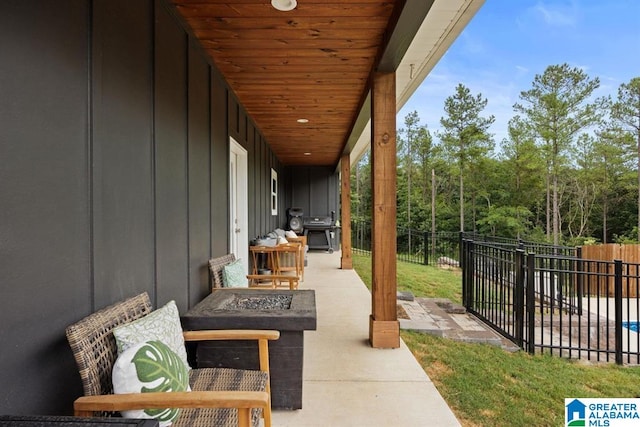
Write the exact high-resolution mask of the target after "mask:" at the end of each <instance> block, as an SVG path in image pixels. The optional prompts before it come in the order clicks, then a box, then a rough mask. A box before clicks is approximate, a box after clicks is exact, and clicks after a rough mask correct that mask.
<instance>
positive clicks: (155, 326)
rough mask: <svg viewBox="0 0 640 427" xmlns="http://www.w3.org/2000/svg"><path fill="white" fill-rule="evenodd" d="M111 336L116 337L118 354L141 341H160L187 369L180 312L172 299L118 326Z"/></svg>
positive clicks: (187, 363)
mask: <svg viewBox="0 0 640 427" xmlns="http://www.w3.org/2000/svg"><path fill="white" fill-rule="evenodd" d="M113 336H114V337H115V338H116V344H117V346H118V354H120V353H122V352H123V351H124V350H126V349H128V348H129V347H131V346H133V345H135V344H138V343H141V342H145V341H162V342H163V343H165V344H167V345H168V346H169V348H171V350H173V351H174V352H175V353H176V354H177V355H178V356H180V359H182V361H183V362H184V364H185V365H186V366H187V369H189V362H188V361H187V351H186V349H185V346H184V336H183V335H182V325H181V324H180V314H179V313H178V307H177V306H176V302H175V301H173V300H172V301H169V302H168V303H166V304H165V305H164V306H163V307H161V308H159V309H157V310H154V311H152V312H151V313H149V314H147V315H146V316H144V317H142V318H140V319H138V320H134V321H133V322H129V323H126V324H124V325H121V326H118V327H117V328H115V329H114V330H113Z"/></svg>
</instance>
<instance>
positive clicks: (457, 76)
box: [397, 0, 640, 147]
mask: <svg viewBox="0 0 640 427" xmlns="http://www.w3.org/2000/svg"><path fill="white" fill-rule="evenodd" d="M639 23H640V0H572V1H570V0H545V1H532V0H486V1H485V3H484V5H483V6H482V7H481V8H480V10H479V11H478V13H477V14H476V15H475V16H474V17H473V18H472V20H471V22H470V23H469V25H468V26H467V27H466V28H465V30H464V31H463V32H462V33H461V34H460V36H458V38H457V39H456V40H455V42H454V43H453V45H452V46H451V47H450V48H449V50H448V51H447V52H446V53H445V55H444V56H443V57H442V59H441V60H440V62H439V63H438V64H437V65H436V66H435V67H434V69H433V70H432V71H431V73H430V74H429V75H428V76H427V78H426V79H425V80H424V82H423V83H422V85H421V86H420V87H419V89H418V90H416V92H415V93H414V94H413V96H412V97H411V98H410V99H409V101H408V102H407V103H406V104H405V105H404V107H403V108H402V109H401V110H400V112H399V113H398V116H397V126H398V128H403V127H404V118H405V116H406V115H407V114H408V113H410V112H412V111H414V110H415V111H417V112H418V116H419V117H420V122H421V123H422V124H426V125H427V127H428V129H429V130H430V131H431V133H432V134H434V131H436V130H438V129H439V128H440V117H442V116H443V115H444V100H445V99H446V98H447V97H448V96H451V95H453V93H454V91H455V87H456V86H457V84H458V83H462V84H464V85H465V86H467V87H468V88H469V89H470V90H471V93H472V94H473V95H476V94H478V93H481V94H482V96H483V97H485V98H487V99H488V104H487V108H486V109H485V114H484V115H485V116H489V115H491V114H493V115H494V116H495V117H496V121H495V123H494V124H493V126H492V128H491V132H492V133H493V134H494V139H495V142H496V147H497V146H498V145H499V143H500V142H501V141H502V139H503V138H505V137H506V136H507V131H506V129H507V122H508V121H509V119H510V118H511V117H512V116H513V115H514V113H513V108H512V107H513V104H514V103H516V102H518V101H519V95H520V92H521V91H524V90H528V89H530V88H531V84H532V82H533V79H534V77H535V75H536V74H542V73H544V70H545V69H546V68H547V67H548V66H549V65H555V64H562V63H567V64H569V65H570V66H572V67H579V68H581V69H582V70H584V71H585V72H586V73H587V74H588V75H589V76H590V77H592V78H593V77H598V78H600V88H599V89H598V91H597V92H596V94H595V95H596V96H601V95H609V94H610V95H612V96H614V97H615V95H616V93H617V89H618V86H619V85H620V84H621V83H626V82H628V81H629V80H631V78H633V77H640V24H639ZM434 136H435V135H434Z"/></svg>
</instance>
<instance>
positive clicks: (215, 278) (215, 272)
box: [209, 254, 236, 289]
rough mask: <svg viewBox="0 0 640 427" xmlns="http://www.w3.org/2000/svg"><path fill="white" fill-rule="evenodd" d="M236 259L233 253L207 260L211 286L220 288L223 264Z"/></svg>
mask: <svg viewBox="0 0 640 427" xmlns="http://www.w3.org/2000/svg"><path fill="white" fill-rule="evenodd" d="M235 260H236V256H235V255H234V254H226V255H223V256H221V257H218V258H212V259H210V260H209V271H210V272H211V288H212V289H220V288H222V287H223V285H222V269H223V268H224V266H225V265H227V264H231V263H232V262H234V261H235Z"/></svg>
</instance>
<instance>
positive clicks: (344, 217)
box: [340, 154, 353, 270]
mask: <svg viewBox="0 0 640 427" xmlns="http://www.w3.org/2000/svg"><path fill="white" fill-rule="evenodd" d="M340 187H341V191H340V209H341V213H340V226H341V227H342V228H341V233H340V238H341V242H342V244H341V246H342V247H341V248H340V253H341V254H342V258H340V267H341V268H342V269H343V270H351V269H353V258H352V252H351V168H350V159H349V155H348V154H345V155H343V156H342V158H341V159H340Z"/></svg>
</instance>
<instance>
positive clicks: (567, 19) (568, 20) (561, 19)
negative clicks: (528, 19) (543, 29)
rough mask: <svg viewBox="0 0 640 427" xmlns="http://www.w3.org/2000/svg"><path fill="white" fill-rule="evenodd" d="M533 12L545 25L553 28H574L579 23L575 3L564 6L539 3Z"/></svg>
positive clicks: (556, 3)
mask: <svg viewBox="0 0 640 427" xmlns="http://www.w3.org/2000/svg"><path fill="white" fill-rule="evenodd" d="M532 11H533V12H534V15H535V16H536V17H538V18H541V19H542V20H543V21H544V23H545V24H547V25H549V26H553V27H574V26H575V25H576V22H577V13H576V12H577V9H576V5H575V3H574V2H571V4H570V5H562V4H558V2H555V3H548V4H545V3H543V2H538V4H536V5H535V6H534V7H533V8H532Z"/></svg>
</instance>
